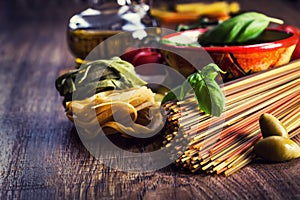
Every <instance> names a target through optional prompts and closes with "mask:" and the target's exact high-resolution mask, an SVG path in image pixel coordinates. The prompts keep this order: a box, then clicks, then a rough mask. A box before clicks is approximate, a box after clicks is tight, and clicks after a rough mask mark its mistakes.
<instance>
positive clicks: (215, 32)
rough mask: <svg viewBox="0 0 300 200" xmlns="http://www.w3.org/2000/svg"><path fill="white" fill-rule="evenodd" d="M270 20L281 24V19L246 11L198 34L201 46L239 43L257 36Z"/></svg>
mask: <svg viewBox="0 0 300 200" xmlns="http://www.w3.org/2000/svg"><path fill="white" fill-rule="evenodd" d="M270 22H274V23H278V24H282V23H283V21H282V20H280V19H275V18H272V17H268V16H266V15H264V14H261V13H257V12H246V13H243V14H240V15H237V16H235V17H233V18H231V19H228V20H226V21H224V22H223V23H221V24H219V25H217V26H216V27H214V28H213V29H211V30H209V31H207V32H205V33H204V34H202V35H200V36H199V38H198V42H199V43H200V44H201V45H202V46H209V45H231V44H241V43H245V42H247V41H249V40H252V39H255V38H256V37H258V36H259V35H260V34H261V33H262V32H263V31H264V30H265V29H266V28H267V27H268V25H269V23H270Z"/></svg>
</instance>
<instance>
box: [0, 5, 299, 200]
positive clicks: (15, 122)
mask: <svg viewBox="0 0 300 200" xmlns="http://www.w3.org/2000/svg"><path fill="white" fill-rule="evenodd" d="M239 2H240V3H241V6H242V8H243V10H257V11H262V12H265V13H266V14H268V15H272V16H275V17H279V18H282V19H284V20H285V21H286V23H288V24H292V25H296V26H299V27H300V20H299V19H300V12H299V11H298V10H297V9H296V7H297V6H296V5H297V4H298V3H297V2H296V1H294V2H288V1H283V0H275V1H272V2H271V1H268V0H260V1H249V0H243V1H239ZM85 6H86V2H85V1H79V0H74V1H67V0H61V1H58V0H56V1H38V0H23V1H22V0H11V1H6V2H5V1H1V2H0V199H70V198H71V199H87V198H89V199H100V198H103V199H300V160H299V159H297V160H293V161H291V162H288V163H280V164H266V163H252V164H250V165H249V166H247V167H245V168H243V169H242V170H240V171H239V172H237V173H236V174H233V175H232V176H230V177H223V176H216V175H206V174H191V173H189V172H186V171H181V170H180V169H178V168H176V167H175V166H173V165H170V166H168V167H166V168H164V169H161V170H158V171H156V172H152V173H126V172H119V171H116V170H114V169H110V168H108V167H106V166H104V165H102V164H101V163H99V161H97V160H96V159H94V158H93V157H92V156H91V155H90V154H89V152H88V151H87V150H86V149H85V147H84V146H83V145H82V143H81V141H80V139H79V137H78V136H77V133H76V130H75V128H74V126H73V125H72V123H70V122H69V121H68V120H67V118H66V117H65V115H64V109H63V107H62V105H61V101H62V98H61V97H60V96H59V94H58V93H57V92H56V90H55V88H54V81H55V79H56V77H57V76H58V73H59V72H60V71H61V70H63V69H66V68H69V67H73V66H74V60H73V57H72V56H71V54H70V53H69V52H68V48H67V46H66V38H65V31H66V25H67V21H68V19H69V17H70V16H71V15H72V14H73V13H76V12H78V11H80V10H82V9H83V8H84V7H85Z"/></svg>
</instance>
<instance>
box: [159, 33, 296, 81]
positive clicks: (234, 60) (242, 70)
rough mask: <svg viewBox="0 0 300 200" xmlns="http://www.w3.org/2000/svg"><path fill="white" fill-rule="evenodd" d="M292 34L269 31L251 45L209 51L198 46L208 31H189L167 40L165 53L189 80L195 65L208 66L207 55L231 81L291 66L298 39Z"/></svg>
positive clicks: (172, 64)
mask: <svg viewBox="0 0 300 200" xmlns="http://www.w3.org/2000/svg"><path fill="white" fill-rule="evenodd" d="M292 30H293V29H290V31H287V30H279V29H267V30H266V31H265V32H264V33H263V34H261V35H260V36H259V37H258V38H257V39H256V40H255V41H253V43H252V44H247V45H242V46H210V47H201V46H200V45H198V42H197V39H198V36H199V35H200V34H202V33H203V32H205V31H207V30H206V29H196V30H189V31H184V32H178V33H173V34H170V35H166V36H164V37H163V41H165V42H164V43H165V44H164V47H165V48H164V49H167V50H164V51H162V53H163V55H164V58H165V60H166V61H167V63H168V64H169V65H170V66H171V67H173V68H175V69H177V70H178V71H180V72H181V73H182V74H183V75H185V76H187V75H189V74H190V73H192V72H193V71H194V70H195V67H196V68H197V67H199V66H193V65H195V63H196V65H197V63H199V65H200V64H202V65H203V64H205V63H201V61H202V62H209V61H208V60H209V59H207V56H206V58H204V56H205V52H207V53H208V55H209V56H210V57H211V60H212V61H213V62H215V63H216V64H217V65H219V67H220V68H221V69H222V70H224V71H226V72H227V73H226V75H225V76H224V78H225V80H229V79H234V78H238V77H242V76H245V75H247V74H250V73H253V72H258V71H262V70H266V69H269V68H273V67H276V66H279V65H283V64H286V63H288V62H289V61H290V59H291V56H292V54H293V52H294V49H295V47H296V44H297V42H298V37H299V36H298V35H297V33H296V32H294V31H292ZM166 41H167V43H166ZM191 45H194V46H191ZM197 45H198V46H197ZM179 55H180V56H179ZM191 55H192V56H191ZM195 59H196V60H195ZM191 60H192V62H190V61H191ZM203 60H204V61H203ZM188 61H189V62H188ZM191 63H192V64H191Z"/></svg>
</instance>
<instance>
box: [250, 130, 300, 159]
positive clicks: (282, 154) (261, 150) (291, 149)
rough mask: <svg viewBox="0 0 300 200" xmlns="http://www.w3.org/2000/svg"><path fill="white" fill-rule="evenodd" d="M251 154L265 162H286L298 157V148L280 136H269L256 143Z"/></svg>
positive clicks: (299, 154) (295, 144)
mask: <svg viewBox="0 0 300 200" xmlns="http://www.w3.org/2000/svg"><path fill="white" fill-rule="evenodd" d="M253 152H254V153H255V154H256V155H257V156H259V157H261V158H263V159H265V160H267V161H275V162H280V161H288V160H291V159H294V158H298V157H300V147H299V146H298V144H297V143H295V142H294V141H293V140H291V139H289V138H285V137H281V136H270V137H267V138H264V139H262V140H260V141H258V142H257V143H256V144H255V145H254V148H253Z"/></svg>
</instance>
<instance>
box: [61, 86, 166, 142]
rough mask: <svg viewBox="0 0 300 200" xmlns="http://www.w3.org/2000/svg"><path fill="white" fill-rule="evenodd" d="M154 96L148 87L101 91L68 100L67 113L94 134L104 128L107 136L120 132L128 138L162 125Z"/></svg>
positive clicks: (149, 131)
mask: <svg viewBox="0 0 300 200" xmlns="http://www.w3.org/2000/svg"><path fill="white" fill-rule="evenodd" d="M154 95H155V94H154V93H153V92H152V91H151V90H150V89H148V88H147V87H145V86H143V87H140V88H130V89H124V90H110V91H105V92H100V93H97V94H95V95H93V96H91V97H89V98H86V99H83V100H74V101H70V102H67V103H66V115H67V117H68V118H69V119H70V120H71V121H73V122H74V121H75V123H76V125H77V126H79V127H81V128H83V129H85V133H86V134H87V135H89V136H91V137H92V136H96V135H97V134H99V132H100V131H102V130H104V133H105V134H107V135H108V134H112V133H121V134H123V136H126V137H129V136H130V135H131V136H132V135H135V134H137V135H138V134H150V133H152V132H153V131H156V130H159V129H160V128H161V126H162V125H163V124H162V122H163V119H162V116H161V113H160V112H159V105H158V104H157V103H156V102H155V99H154ZM150 121H151V123H150V124H149V122H150ZM99 125H100V126H99ZM90 127H96V129H94V128H90ZM100 127H101V129H100Z"/></svg>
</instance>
